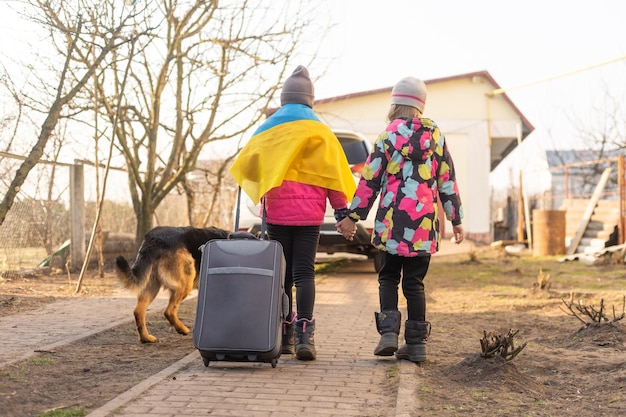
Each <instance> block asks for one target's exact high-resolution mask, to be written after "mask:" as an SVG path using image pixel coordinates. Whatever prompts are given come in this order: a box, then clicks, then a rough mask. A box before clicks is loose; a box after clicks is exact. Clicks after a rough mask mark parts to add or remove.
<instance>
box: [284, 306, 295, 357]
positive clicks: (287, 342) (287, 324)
mask: <svg viewBox="0 0 626 417" xmlns="http://www.w3.org/2000/svg"><path fill="white" fill-rule="evenodd" d="M295 323H296V314H295V313H291V317H290V320H283V342H282V348H281V351H280V353H285V354H288V355H293V354H294V353H296V347H295V337H294V331H295V329H294V327H295V325H296V324H295Z"/></svg>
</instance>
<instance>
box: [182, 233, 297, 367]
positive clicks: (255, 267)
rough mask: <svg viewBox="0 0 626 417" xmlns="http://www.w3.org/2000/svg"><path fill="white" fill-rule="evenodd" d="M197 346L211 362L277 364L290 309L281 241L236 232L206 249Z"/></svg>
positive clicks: (198, 317)
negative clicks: (287, 313) (286, 292)
mask: <svg viewBox="0 0 626 417" xmlns="http://www.w3.org/2000/svg"><path fill="white" fill-rule="evenodd" d="M199 275H200V282H199V285H198V300H197V307H196V318H195V324H194V327H193V343H194V346H195V347H196V348H197V349H198V350H199V352H200V355H201V356H202V360H203V361H204V365H205V366H209V362H211V361H237V362H241V361H247V362H266V363H271V364H272V367H273V368H275V367H276V364H277V362H278V358H279V357H280V353H281V347H282V346H281V345H282V340H281V338H282V331H281V330H282V322H283V319H284V317H285V314H286V313H285V311H284V310H285V307H287V304H286V303H287V302H288V300H287V296H286V294H285V257H284V255H283V248H282V246H281V244H280V243H279V242H277V241H272V240H259V239H256V238H255V237H254V236H253V235H251V234H249V233H233V234H232V235H231V237H230V238H229V239H227V240H219V239H218V240H211V241H209V242H207V243H206V244H205V245H204V246H203V248H202V259H201V262H200V274H199Z"/></svg>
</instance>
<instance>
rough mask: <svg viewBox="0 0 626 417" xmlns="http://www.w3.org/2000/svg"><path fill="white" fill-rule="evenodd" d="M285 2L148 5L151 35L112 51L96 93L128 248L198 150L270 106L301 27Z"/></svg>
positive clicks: (229, 136) (162, 0)
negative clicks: (126, 221)
mask: <svg viewBox="0 0 626 417" xmlns="http://www.w3.org/2000/svg"><path fill="white" fill-rule="evenodd" d="M294 3H295V4H297V5H298V7H300V6H301V5H300V4H299V2H289V3H285V4H282V5H279V6H280V9H279V10H276V5H275V6H273V7H274V9H272V8H271V7H272V6H265V5H264V2H263V1H243V2H241V1H220V2H218V1H215V0H214V1H206V0H195V1H192V0H190V1H185V2H183V1H174V0H159V1H154V2H150V3H149V4H147V5H146V7H145V9H144V10H143V11H142V13H143V16H142V17H141V20H139V19H137V25H138V26H140V27H141V26H142V25H145V23H144V22H158V27H157V28H156V29H155V30H154V31H152V32H151V36H150V37H143V38H137V43H136V45H135V47H136V51H137V52H136V53H135V54H134V56H132V57H129V56H125V57H122V56H121V55H120V53H121V50H119V49H118V50H116V51H114V54H113V55H112V59H111V62H110V65H109V66H107V67H106V68H105V69H104V70H103V72H102V74H101V76H100V77H98V79H97V83H96V86H95V87H96V90H97V91H98V95H99V97H100V98H101V105H102V107H103V109H104V110H103V114H105V115H106V117H107V118H108V120H109V121H110V122H111V123H110V125H111V126H113V128H114V129H115V130H114V137H115V139H116V146H118V148H119V150H120V152H121V153H122V155H123V156H124V159H125V161H126V165H127V168H128V172H129V177H128V181H129V187H130V192H131V196H132V200H133V207H134V210H135V214H136V216H137V229H136V240H137V242H140V241H141V240H142V239H143V236H144V235H145V233H146V232H147V231H148V230H149V229H150V228H151V227H152V224H153V214H154V212H155V210H156V208H157V207H158V205H159V204H160V203H161V202H162V201H163V199H164V198H165V197H166V196H167V195H168V193H170V191H172V190H173V189H174V188H175V187H176V186H177V185H180V184H181V183H183V184H184V183H185V179H186V178H185V177H186V175H187V174H188V173H190V172H191V171H193V170H194V168H195V165H196V162H197V160H198V157H199V156H200V155H201V152H202V151H203V149H204V148H205V146H206V145H207V144H210V143H212V144H216V143H223V144H224V146H231V145H229V143H231V142H232V141H233V140H234V141H236V140H237V139H239V138H241V137H242V136H243V135H244V134H245V133H246V132H247V131H248V130H249V129H250V127H251V126H254V125H255V124H256V123H257V122H258V121H259V120H260V118H261V117H262V115H263V112H264V110H265V109H266V108H267V107H268V106H269V105H270V103H271V101H272V99H273V97H274V95H275V93H276V91H277V90H278V88H279V86H280V81H281V80H282V79H284V76H285V73H286V71H287V70H288V67H289V65H290V63H291V58H292V56H293V55H294V51H295V50H296V46H297V45H298V42H299V40H300V37H301V36H302V34H303V33H304V31H305V29H307V27H308V25H309V24H310V22H309V21H308V20H307V19H306V18H305V17H304V16H305V15H307V14H305V13H302V14H301V12H302V11H301V10H299V9H297V10H293V11H292V10H291V8H292V7H293V5H294ZM307 16H308V15H307ZM84 58H85V59H87V58H88V57H84ZM127 60H130V76H129V80H128V84H127V85H126V86H122V80H121V78H120V77H119V74H121V73H122V71H123V70H124V68H125V67H124V66H125V65H126V63H127V62H128V61H127ZM88 64H89V62H86V63H85V65H88ZM119 97H122V100H121V103H120V106H119V107H118V106H117V100H118V98H119ZM116 119H117V120H118V122H117V123H116V124H114V123H113V121H114V120H116ZM236 151H237V149H233V151H232V152H233V153H234V152H236Z"/></svg>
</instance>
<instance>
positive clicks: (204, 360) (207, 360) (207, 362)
mask: <svg viewBox="0 0 626 417" xmlns="http://www.w3.org/2000/svg"><path fill="white" fill-rule="evenodd" d="M202 362H204V366H206V367H208V366H209V358H202Z"/></svg>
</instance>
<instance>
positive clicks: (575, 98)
mask: <svg viewBox="0 0 626 417" xmlns="http://www.w3.org/2000/svg"><path fill="white" fill-rule="evenodd" d="M120 1H121V0H120ZM267 1H275V2H281V4H282V2H283V1H286V0H267ZM295 1H307V4H308V5H312V4H315V3H318V4H319V7H317V9H316V10H317V11H318V13H319V16H320V18H321V19H327V21H328V22H330V23H332V24H334V27H333V29H332V31H331V33H330V34H329V35H328V36H327V38H326V41H325V43H324V47H323V48H322V50H321V51H320V52H319V53H320V54H321V55H322V56H324V57H326V58H332V59H331V60H330V61H329V60H327V59H324V60H323V59H320V60H319V61H316V62H313V63H312V64H311V65H310V66H309V69H310V71H311V74H312V76H315V75H319V74H321V73H322V72H324V71H325V73H324V75H323V76H322V78H321V79H319V80H317V81H316V84H315V88H316V98H318V99H320V98H327V97H332V96H336V95H340V94H347V93H354V92H359V91H365V90H371V89H375V88H381V87H390V86H392V85H393V84H394V83H395V82H396V81H397V80H398V79H400V78H402V77H404V76H407V75H412V76H416V77H418V78H422V79H424V80H428V79H434V78H441V77H447V76H453V75H459V74H464V73H468V72H474V71H481V70H486V71H488V72H489V73H490V74H491V75H492V76H493V77H494V79H495V80H496V81H497V82H498V83H499V84H500V86H501V87H502V88H505V89H507V90H508V92H507V94H508V95H509V97H510V98H511V99H512V100H513V102H514V103H515V104H516V105H517V107H518V108H519V109H520V111H521V112H522V113H523V114H524V115H525V116H526V117H527V118H528V120H529V121H530V122H531V123H532V124H533V125H534V126H535V128H536V131H535V132H534V133H533V134H532V135H531V137H530V138H529V139H531V140H529V142H530V143H531V144H533V146H535V144H541V145H544V146H545V147H546V148H549V149H550V148H554V147H561V148H563V147H568V146H569V144H570V143H574V140H575V139H576V128H577V127H578V126H580V125H579V124H578V123H579V121H577V120H572V119H574V118H575V117H578V118H584V117H587V116H588V115H589V114H592V113H593V108H594V107H599V106H602V103H603V101H604V99H605V98H606V93H605V90H606V89H607V88H609V89H610V90H611V94H613V95H615V96H616V97H620V98H622V99H623V101H626V59H624V58H626V24H625V23H624V16H626V1H624V0H594V1H593V2H590V1H588V0H587V1H582V0H525V1H513V0H508V1H504V0H386V1H380V0H295ZM1 3H6V0H0V11H3V10H4V9H5V7H4V5H3V4H1ZM292 4H293V3H292ZM9 17H10V15H9V14H7V13H4V12H3V13H1V14H0V35H2V37H3V50H4V51H5V52H6V47H7V45H8V44H11V38H15V37H21V36H26V35H27V34H28V33H25V32H24V27H23V22H22V23H20V27H19V28H18V29H17V30H15V29H11V26H12V23H15V21H14V20H15V19H14V18H12V17H11V19H12V20H11V21H9ZM20 29H21V30H20ZM315 36H316V37H317V36H318V34H317V33H316V35H315ZM316 40H317V39H309V41H311V42H315V41H316ZM306 48H310V43H308V44H307V46H303V49H302V50H300V51H299V52H300V53H301V54H304V55H306V54H307V53H309V54H310V52H311V51H310V50H307V49H306ZM619 58H622V59H621V60H618V59H619ZM615 60H618V61H616V62H613V63H611V64H606V65H601V64H604V63H607V62H609V61H615ZM329 62H330V65H329ZM296 64H297V63H295V62H294V66H295V65H296ZM316 65H319V67H317V66H316ZM328 65H329V66H328ZM590 67H596V68H594V69H589V70H586V71H581V70H583V69H586V68H590ZM572 72H575V74H574V75H567V76H563V75H564V74H570V73H572ZM546 80H549V81H546ZM427 113H428V106H426V115H427ZM581 123H582V122H581ZM550 132H551V133H550Z"/></svg>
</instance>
